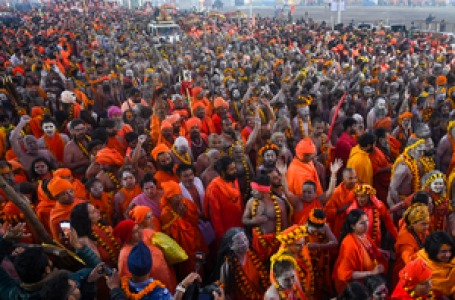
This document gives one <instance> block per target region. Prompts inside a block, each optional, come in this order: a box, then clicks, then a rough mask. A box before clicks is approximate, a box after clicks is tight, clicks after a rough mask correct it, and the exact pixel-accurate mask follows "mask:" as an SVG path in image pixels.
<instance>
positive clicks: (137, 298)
mask: <svg viewBox="0 0 455 300" xmlns="http://www.w3.org/2000/svg"><path fill="white" fill-rule="evenodd" d="M131 277H132V276H131V275H129V276H125V277H123V278H122V290H123V291H124V292H125V295H126V297H127V298H128V299H130V300H141V299H142V298H144V297H145V296H147V295H148V294H150V293H151V292H152V291H153V290H154V289H155V288H156V287H157V286H158V287H161V288H166V287H165V286H164V284H162V283H161V282H160V281H159V280H153V282H150V283H149V285H147V286H146V287H145V289H143V290H142V291H141V292H140V293H137V294H135V293H132V292H130V279H131Z"/></svg>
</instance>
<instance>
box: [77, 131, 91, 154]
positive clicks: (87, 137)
mask: <svg viewBox="0 0 455 300" xmlns="http://www.w3.org/2000/svg"><path fill="white" fill-rule="evenodd" d="M85 139H86V140H87V141H89V142H90V141H91V140H92V139H91V138H90V137H89V136H88V135H86V136H85ZM74 141H75V142H76V144H77V146H78V147H79V148H80V149H81V151H82V153H84V155H85V156H86V157H87V158H90V153H88V151H87V149H85V147H84V145H82V143H81V142H79V141H78V140H77V139H74Z"/></svg>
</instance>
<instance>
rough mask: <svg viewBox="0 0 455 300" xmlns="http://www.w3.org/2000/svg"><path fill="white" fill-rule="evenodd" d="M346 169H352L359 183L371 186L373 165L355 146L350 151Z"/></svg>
mask: <svg viewBox="0 0 455 300" xmlns="http://www.w3.org/2000/svg"><path fill="white" fill-rule="evenodd" d="M346 168H352V169H354V170H355V172H356V174H357V178H358V179H359V184H360V183H365V184H369V185H371V186H373V165H372V164H371V160H370V156H369V154H368V153H367V152H365V151H363V150H361V149H360V146H355V147H354V148H352V150H351V154H350V155H349V159H348V163H347V165H346Z"/></svg>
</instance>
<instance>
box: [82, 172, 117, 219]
mask: <svg viewBox="0 0 455 300" xmlns="http://www.w3.org/2000/svg"><path fill="white" fill-rule="evenodd" d="M85 189H86V191H87V200H88V201H89V202H90V203H91V204H92V205H93V206H94V207H95V208H96V209H98V210H99V211H100V214H101V216H102V218H103V219H104V220H106V221H107V222H108V223H109V224H110V225H111V226H112V224H113V222H112V214H113V213H114V192H110V193H106V192H104V191H103V184H102V183H101V180H99V179H98V178H90V179H89V180H87V182H86V183H85Z"/></svg>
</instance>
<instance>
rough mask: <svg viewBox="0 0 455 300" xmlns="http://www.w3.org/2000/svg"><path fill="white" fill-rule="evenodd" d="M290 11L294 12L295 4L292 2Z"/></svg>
mask: <svg viewBox="0 0 455 300" xmlns="http://www.w3.org/2000/svg"><path fill="white" fill-rule="evenodd" d="M291 13H295V5H294V4H292V7H291Z"/></svg>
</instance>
